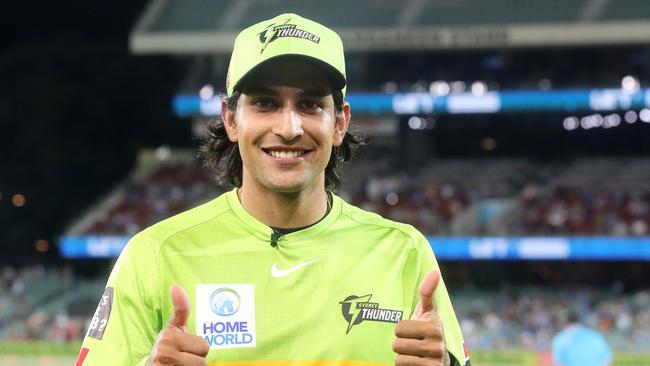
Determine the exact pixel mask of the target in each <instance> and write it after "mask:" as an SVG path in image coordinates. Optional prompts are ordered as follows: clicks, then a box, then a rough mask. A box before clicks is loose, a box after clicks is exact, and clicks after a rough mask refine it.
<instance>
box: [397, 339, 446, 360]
mask: <svg viewBox="0 0 650 366" xmlns="http://www.w3.org/2000/svg"><path fill="white" fill-rule="evenodd" d="M393 352H395V353H399V354H400V355H411V356H418V357H427V358H441V357H442V355H443V354H444V352H445V348H444V345H443V343H442V342H441V341H437V342H436V341H433V342H432V341H430V340H420V339H408V338H397V339H395V340H394V341H393Z"/></svg>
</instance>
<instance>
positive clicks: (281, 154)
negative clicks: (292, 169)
mask: <svg viewBox="0 0 650 366" xmlns="http://www.w3.org/2000/svg"><path fill="white" fill-rule="evenodd" d="M266 153H267V154H269V155H271V156H272V157H274V158H280V159H290V158H299V157H301V156H302V155H303V154H304V153H305V150H292V151H284V150H266Z"/></svg>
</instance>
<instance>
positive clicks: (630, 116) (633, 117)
mask: <svg viewBox="0 0 650 366" xmlns="http://www.w3.org/2000/svg"><path fill="white" fill-rule="evenodd" d="M623 117H624V118H625V122H627V123H635V122H636V121H637V120H638V119H639V115H638V114H637V113H636V111H627V112H625V115H624V116H623Z"/></svg>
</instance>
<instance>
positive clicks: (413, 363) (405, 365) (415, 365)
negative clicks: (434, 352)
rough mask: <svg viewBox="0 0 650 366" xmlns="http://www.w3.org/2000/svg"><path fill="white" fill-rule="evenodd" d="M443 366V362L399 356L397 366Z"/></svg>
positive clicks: (396, 358)
mask: <svg viewBox="0 0 650 366" xmlns="http://www.w3.org/2000/svg"><path fill="white" fill-rule="evenodd" d="M423 365H425V366H442V365H443V364H442V361H436V360H431V359H426V358H422V357H418V356H412V355H397V357H395V366H423Z"/></svg>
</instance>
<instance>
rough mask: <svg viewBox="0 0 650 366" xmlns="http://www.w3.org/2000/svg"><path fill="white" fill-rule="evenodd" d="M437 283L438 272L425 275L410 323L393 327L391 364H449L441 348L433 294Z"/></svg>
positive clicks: (438, 278) (438, 280)
mask: <svg viewBox="0 0 650 366" xmlns="http://www.w3.org/2000/svg"><path fill="white" fill-rule="evenodd" d="M438 282H440V272H439V271H437V270H433V271H431V272H429V273H428V274H427V275H426V276H425V277H424V279H423V280H422V283H420V287H419V295H420V301H419V302H418V304H417V306H416V308H415V313H413V317H412V319H411V320H402V321H401V322H399V323H397V326H396V327H395V335H396V336H397V339H395V341H393V351H394V352H395V353H397V357H396V358H395V365H397V366H412V365H432V366H433V365H440V366H447V365H449V355H448V354H447V350H446V349H445V342H444V337H443V332H442V321H441V320H440V317H438V314H437V313H436V305H435V302H434V301H433V293H434V291H435V290H436V287H437V286H438Z"/></svg>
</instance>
